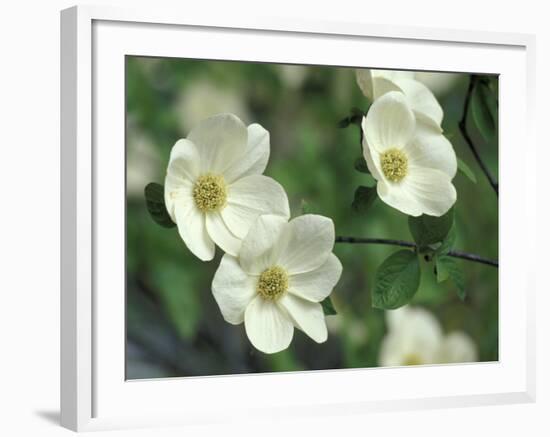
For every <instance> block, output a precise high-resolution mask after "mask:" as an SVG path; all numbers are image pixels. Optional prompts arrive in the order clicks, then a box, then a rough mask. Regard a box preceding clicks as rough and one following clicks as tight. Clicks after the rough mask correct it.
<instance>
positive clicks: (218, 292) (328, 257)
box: [212, 214, 342, 353]
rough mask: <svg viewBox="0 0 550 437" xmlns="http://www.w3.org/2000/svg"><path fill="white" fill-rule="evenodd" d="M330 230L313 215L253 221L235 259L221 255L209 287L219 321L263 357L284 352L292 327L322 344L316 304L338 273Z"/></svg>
mask: <svg viewBox="0 0 550 437" xmlns="http://www.w3.org/2000/svg"><path fill="white" fill-rule="evenodd" d="M333 246H334V224H333V222H332V220H331V219H329V218H327V217H322V216H319V215H311V214H308V215H303V216H300V217H297V218H295V219H293V220H291V221H290V222H287V221H286V220H285V219H284V218H282V217H280V216H273V215H263V216H261V217H259V218H258V219H257V220H256V222H255V223H254V225H253V226H252V227H251V229H250V232H249V233H248V235H247V236H246V237H245V239H244V240H243V244H242V248H241V251H240V254H239V257H238V258H235V257H233V256H231V255H228V254H226V255H225V256H224V257H223V259H222V261H221V263H220V267H219V268H218V270H217V272H216V275H215V276H214V280H213V281H212V292H213V294H214V298H215V299H216V302H217V303H218V305H219V307H220V310H221V312H222V315H223V318H224V319H225V320H226V321H227V322H229V323H232V324H240V323H243V322H244V324H245V328H246V334H247V335H248V338H249V339H250V342H251V343H252V344H253V345H254V346H255V347H256V348H257V349H259V350H261V351H262V352H265V353H275V352H280V351H282V350H284V349H286V348H287V347H288V346H289V344H290V342H291V341H292V336H293V333H294V327H296V328H298V329H300V330H302V331H303V332H304V333H306V334H307V335H308V336H309V337H311V338H312V339H313V340H315V341H316V342H317V343H322V342H324V341H326V339H327V326H326V322H325V316H324V313H323V308H322V307H321V304H320V303H319V302H321V301H322V300H323V299H325V298H326V297H327V296H328V295H329V294H330V293H331V291H332V289H333V288H334V286H335V285H336V283H337V282H338V280H339V279H340V275H341V273H342V265H341V264H340V261H339V260H338V258H336V256H335V255H334V254H332V248H333Z"/></svg>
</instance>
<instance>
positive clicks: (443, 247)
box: [435, 225, 456, 255]
mask: <svg viewBox="0 0 550 437" xmlns="http://www.w3.org/2000/svg"><path fill="white" fill-rule="evenodd" d="M455 239H456V231H455V227H454V225H453V226H452V227H451V230H450V231H449V233H448V234H447V236H446V237H445V239H444V240H443V241H442V242H441V244H440V245H439V247H438V248H437V249H436V250H435V254H436V255H447V254H448V253H449V252H450V251H451V249H452V248H453V245H454V244H455Z"/></svg>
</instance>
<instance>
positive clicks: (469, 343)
mask: <svg viewBox="0 0 550 437" xmlns="http://www.w3.org/2000/svg"><path fill="white" fill-rule="evenodd" d="M477 360H478V355H477V348H476V345H475V343H474V342H473V340H472V339H471V338H470V337H469V336H467V335H466V334H464V333H463V332H458V331H455V332H451V333H449V334H448V335H447V336H446V337H445V339H444V340H443V343H442V345H441V349H440V352H439V362H441V363H473V362H475V361H477Z"/></svg>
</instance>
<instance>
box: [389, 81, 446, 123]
mask: <svg viewBox="0 0 550 437" xmlns="http://www.w3.org/2000/svg"><path fill="white" fill-rule="evenodd" d="M395 83H396V85H397V86H398V87H399V88H401V90H402V91H403V93H404V94H405V96H406V97H407V100H408V102H409V105H410V106H411V109H412V110H413V112H414V113H415V115H416V116H417V118H419V119H421V120H422V119H425V120H427V121H428V122H431V123H432V125H433V127H435V128H438V129H439V130H441V128H440V126H441V121H442V120H443V109H441V105H440V104H439V102H438V101H437V99H436V98H435V96H434V95H433V94H432V92H431V91H430V90H429V89H428V87H427V86H426V85H424V84H423V83H421V82H418V81H417V80H412V79H396V80H395Z"/></svg>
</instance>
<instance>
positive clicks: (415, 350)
mask: <svg viewBox="0 0 550 437" xmlns="http://www.w3.org/2000/svg"><path fill="white" fill-rule="evenodd" d="M386 321H387V326H388V333H387V334H386V336H385V337H384V339H383V340H382V345H381V348H380V357H379V362H380V365H381V366H412V365H421V364H436V363H464V362H472V361H477V351H476V346H475V344H474V342H473V341H472V339H471V338H470V337H468V336H467V335H466V334H464V333H463V332H452V333H450V334H448V335H444V333H443V331H442V329H441V326H440V325H439V322H438V320H437V318H436V317H435V316H434V315H433V314H431V313H430V312H428V311H426V310H425V309H423V308H420V307H410V306H405V307H401V308H399V309H397V310H391V311H387V312H386Z"/></svg>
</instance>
